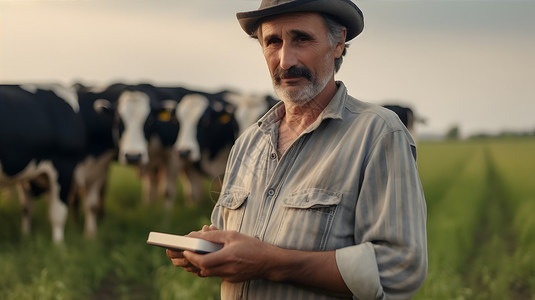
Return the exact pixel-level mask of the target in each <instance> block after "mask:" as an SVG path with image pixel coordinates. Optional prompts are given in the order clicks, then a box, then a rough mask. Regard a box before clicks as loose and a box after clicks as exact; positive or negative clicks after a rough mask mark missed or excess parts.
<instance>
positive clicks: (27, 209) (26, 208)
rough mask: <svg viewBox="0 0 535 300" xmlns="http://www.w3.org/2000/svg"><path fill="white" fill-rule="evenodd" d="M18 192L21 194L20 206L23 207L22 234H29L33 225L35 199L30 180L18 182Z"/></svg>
mask: <svg viewBox="0 0 535 300" xmlns="http://www.w3.org/2000/svg"><path fill="white" fill-rule="evenodd" d="M17 192H18V195H19V201H20V206H21V208H22V222H21V223H22V224H21V228H22V234H24V235H29V234H30V232H31V227H32V226H31V223H32V214H33V199H32V197H31V195H30V188H29V186H28V182H20V183H17Z"/></svg>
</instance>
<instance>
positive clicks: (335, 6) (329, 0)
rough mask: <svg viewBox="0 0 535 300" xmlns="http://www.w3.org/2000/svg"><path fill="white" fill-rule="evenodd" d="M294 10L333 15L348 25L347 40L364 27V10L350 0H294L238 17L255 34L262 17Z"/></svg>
mask: <svg viewBox="0 0 535 300" xmlns="http://www.w3.org/2000/svg"><path fill="white" fill-rule="evenodd" d="M294 12H318V13H326V14H329V15H331V16H333V17H334V18H335V19H337V20H338V21H339V22H340V24H342V25H343V26H345V27H346V29H347V35H346V42H347V41H350V40H352V39H353V38H354V37H356V36H357V35H359V34H360V33H361V32H362V30H363V29H364V17H363V15H362V11H361V10H360V9H359V8H358V7H357V6H356V5H355V4H354V3H353V2H351V1H350V0H337V1H333V0H312V1H292V2H287V3H284V4H280V5H277V6H274V7H268V8H265V9H259V10H253V11H247V12H240V13H237V14H236V17H237V18H238V22H239V23H240V26H241V28H242V29H243V30H244V31H245V32H246V33H247V34H248V35H250V36H254V35H255V34H256V29H257V27H258V26H259V24H260V22H261V20H262V19H264V18H267V17H270V16H275V15H280V14H286V13H294Z"/></svg>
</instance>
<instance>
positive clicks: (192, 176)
mask: <svg viewBox="0 0 535 300" xmlns="http://www.w3.org/2000/svg"><path fill="white" fill-rule="evenodd" d="M187 174H188V178H189V184H190V191H191V200H192V201H193V202H200V201H201V200H202V196H203V191H204V188H203V182H204V176H203V175H202V174H201V173H200V172H199V171H197V170H193V169H191V170H189V172H188V173H187Z"/></svg>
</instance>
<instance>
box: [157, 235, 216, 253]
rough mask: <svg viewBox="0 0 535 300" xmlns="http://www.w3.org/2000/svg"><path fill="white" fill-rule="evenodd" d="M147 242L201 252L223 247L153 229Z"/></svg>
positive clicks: (164, 246)
mask: <svg viewBox="0 0 535 300" xmlns="http://www.w3.org/2000/svg"><path fill="white" fill-rule="evenodd" d="M147 244H150V245H154V246H159V247H162V248H167V249H171V250H177V251H182V250H190V251H194V252H197V253H203V254H205V253H210V252H214V251H217V250H219V249H221V248H223V245H221V244H216V243H212V242H209V241H206V240H203V239H198V238H193V237H187V236H182V235H176V234H169V233H162V232H154V231H152V232H150V233H149V238H148V239H147Z"/></svg>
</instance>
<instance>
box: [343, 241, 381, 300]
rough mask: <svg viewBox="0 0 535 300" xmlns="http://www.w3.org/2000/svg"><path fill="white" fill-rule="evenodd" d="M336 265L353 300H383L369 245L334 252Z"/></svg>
mask: <svg viewBox="0 0 535 300" xmlns="http://www.w3.org/2000/svg"><path fill="white" fill-rule="evenodd" d="M336 264H337V265H338V270H339V271H340V274H341V275H342V278H343V279H344V282H345V284H346V285H347V287H348V288H349V289H350V290H351V292H352V293H353V295H354V297H353V298H355V299H360V300H365V299H383V296H384V293H383V288H382V286H381V281H380V277H379V269H378V267H377V260H376V258H375V250H374V249H373V246H372V245H371V243H369V242H368V243H364V244H359V245H355V246H350V247H346V248H341V249H337V250H336Z"/></svg>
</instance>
